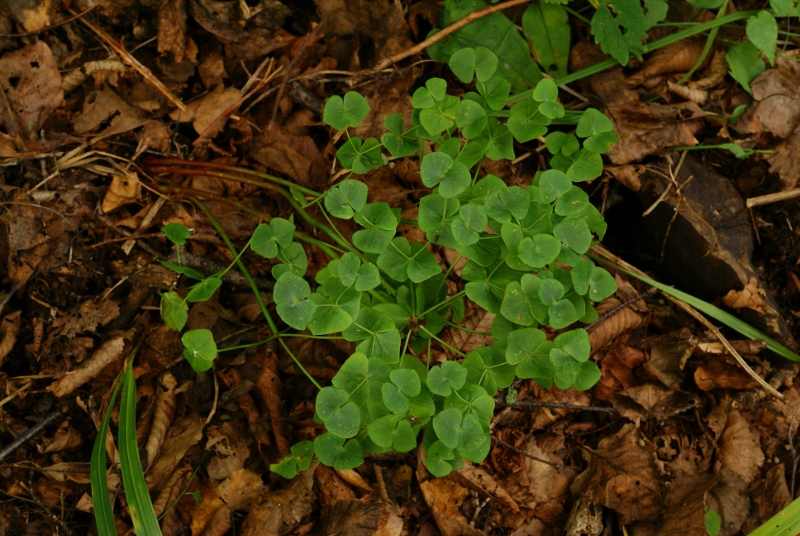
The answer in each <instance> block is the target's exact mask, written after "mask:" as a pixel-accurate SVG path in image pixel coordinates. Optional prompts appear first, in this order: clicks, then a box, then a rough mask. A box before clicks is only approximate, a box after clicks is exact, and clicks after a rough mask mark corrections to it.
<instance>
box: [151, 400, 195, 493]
mask: <svg viewBox="0 0 800 536" xmlns="http://www.w3.org/2000/svg"><path fill="white" fill-rule="evenodd" d="M204 425H205V419H204V418H203V417H202V416H201V415H198V414H197V413H193V414H191V415H189V416H185V417H183V418H181V419H178V420H177V421H175V424H173V425H172V429H171V430H170V435H168V436H167V439H165V440H164V443H163V444H162V445H161V454H159V456H158V459H157V460H156V463H155V464H154V465H153V466H152V468H151V469H150V471H149V473H148V474H147V478H146V479H145V480H146V481H147V489H149V490H151V491H152V490H154V489H161V487H162V485H163V483H164V482H165V481H166V480H167V479H168V478H169V476H170V475H172V473H173V472H174V471H175V468H176V467H177V466H178V464H179V463H180V462H181V461H183V457H184V455H185V454H186V451H187V450H189V448H190V447H193V446H194V445H196V444H197V443H199V442H200V439H202V437H203V426H204Z"/></svg>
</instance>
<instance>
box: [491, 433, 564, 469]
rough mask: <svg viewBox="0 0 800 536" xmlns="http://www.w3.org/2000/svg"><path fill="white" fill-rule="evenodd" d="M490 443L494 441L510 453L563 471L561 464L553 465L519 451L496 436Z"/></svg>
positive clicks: (528, 453)
mask: <svg viewBox="0 0 800 536" xmlns="http://www.w3.org/2000/svg"><path fill="white" fill-rule="evenodd" d="M492 441H494V442H495V443H499V444H500V445H503V446H504V447H505V448H507V449H508V450H512V451H514V452H516V453H517V454H521V455H523V456H525V457H526V458H530V459H531V460H535V461H537V462H540V463H544V464H547V465H549V466H551V467H555V468H556V469H558V470H559V471H560V470H561V469H564V465H562V464H557V463H553V462H551V461H548V460H544V459H542V458H539V457H537V456H534V455H533V454H531V453H530V452H527V451H524V450H522V449H519V448H517V447H515V446H514V445H512V444H511V443H509V442H507V441H503V440H502V439H500V438H499V437H497V436H492Z"/></svg>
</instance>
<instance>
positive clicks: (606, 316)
mask: <svg viewBox="0 0 800 536" xmlns="http://www.w3.org/2000/svg"><path fill="white" fill-rule="evenodd" d="M656 292H658V289H657V288H651V289H650V290H648V291H647V292H643V293H641V294H639V295H638V296H634V297H633V298H631V299H630V300H628V301H626V302H624V303H621V304H619V305H617V306H616V307H614V308H613V309H611V310H610V311H608V312H607V313H606V314H604V315H603V316H601V317H600V318H598V319H597V320H595V321H594V322H592V323H591V324H589V325H588V326H584V327H583V329H585V330H586V331H592V330H593V329H594V328H596V327H597V326H598V325H599V324H602V323H603V322H605V321H606V320H608V319H609V318H611V317H612V316H614V315H615V314H616V313H617V312H619V311H620V310H622V309H624V308H626V307H628V306H629V305H630V304H632V303H635V302H637V301H639V300H642V299H644V298H647V297H649V296H652V295H653V294H655V293H656Z"/></svg>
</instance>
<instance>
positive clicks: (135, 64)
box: [69, 9, 187, 112]
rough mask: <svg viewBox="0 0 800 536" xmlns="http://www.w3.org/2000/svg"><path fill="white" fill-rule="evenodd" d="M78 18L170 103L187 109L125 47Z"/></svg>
mask: <svg viewBox="0 0 800 536" xmlns="http://www.w3.org/2000/svg"><path fill="white" fill-rule="evenodd" d="M69 12H70V13H72V14H73V15H75V14H76V13H75V12H74V11H72V10H71V9H70V10H69ZM80 20H81V22H82V23H83V24H84V25H85V26H86V27H87V28H89V29H90V30H91V31H93V32H94V33H95V35H96V36H97V38H98V39H99V40H100V41H103V42H104V43H105V44H107V45H108V46H109V47H111V49H112V50H113V51H114V52H116V53H117V55H118V56H119V57H120V59H121V60H122V61H123V62H125V63H127V64H128V65H130V66H131V67H132V68H133V69H135V70H136V71H137V72H138V73H139V74H140V75H142V77H143V78H144V79H145V80H147V81H148V82H150V83H151V84H152V85H153V87H155V88H156V89H157V90H158V91H160V92H161V94H162V95H164V96H165V97H166V98H167V100H169V101H170V102H171V103H172V104H174V105H175V106H177V107H178V108H180V110H181V111H183V112H185V111H186V110H187V108H186V105H185V104H184V103H183V102H181V100H180V99H179V98H178V97H176V96H175V95H173V94H172V92H171V91H170V90H169V89H167V87H166V86H165V85H164V84H163V83H162V82H161V80H159V79H158V78H156V77H155V75H154V74H153V73H152V72H151V71H150V69H148V68H147V67H145V66H144V65H142V64H141V63H139V60H137V59H136V58H134V57H133V56H132V55H131V54H130V53H129V52H128V51H127V50H125V48H124V47H123V46H122V45H121V44H119V43H117V41H116V40H114V38H113V37H111V36H110V35H108V34H107V33H106V32H104V31H103V30H101V29H100V28H98V27H97V26H95V25H94V24H92V23H91V22H89V21H88V20H86V19H80Z"/></svg>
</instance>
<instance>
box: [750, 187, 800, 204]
mask: <svg viewBox="0 0 800 536" xmlns="http://www.w3.org/2000/svg"><path fill="white" fill-rule="evenodd" d="M795 197H800V188H795V189H794V190H789V191H788V192H778V193H776V194H767V195H760V196H758V197H751V198H750V199H748V200H747V208H753V207H758V206H760V205H767V204H769V203H775V202H776V201H786V200H787V199H794V198H795Z"/></svg>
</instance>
